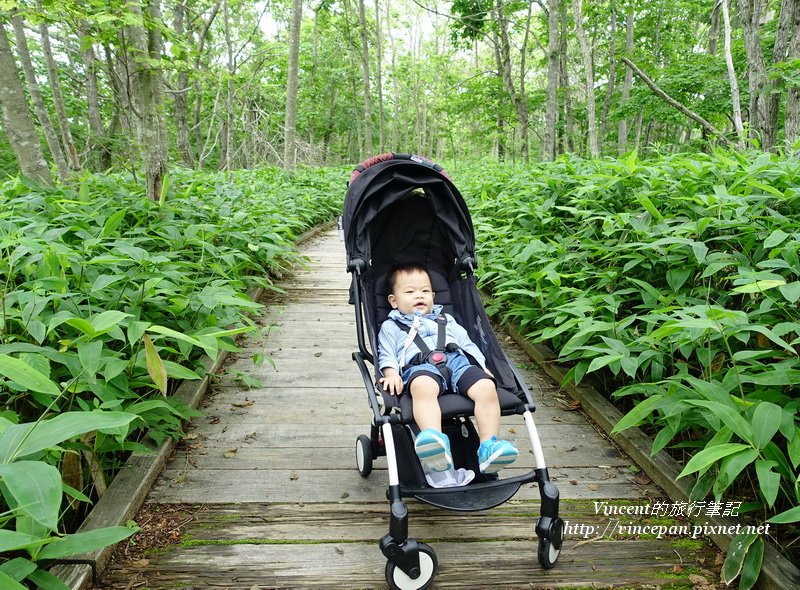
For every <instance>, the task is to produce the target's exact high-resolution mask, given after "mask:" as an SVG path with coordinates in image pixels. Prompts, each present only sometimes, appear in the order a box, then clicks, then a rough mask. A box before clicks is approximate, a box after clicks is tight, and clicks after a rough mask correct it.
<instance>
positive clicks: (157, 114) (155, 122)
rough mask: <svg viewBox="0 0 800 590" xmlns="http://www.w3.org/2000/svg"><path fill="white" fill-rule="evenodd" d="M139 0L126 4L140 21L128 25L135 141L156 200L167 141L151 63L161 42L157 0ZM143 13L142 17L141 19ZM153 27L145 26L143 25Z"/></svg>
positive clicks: (156, 77) (157, 79)
mask: <svg viewBox="0 0 800 590" xmlns="http://www.w3.org/2000/svg"><path fill="white" fill-rule="evenodd" d="M145 2H146V4H144V5H143V2H142V0H138V1H135V2H131V3H130V4H129V6H130V9H131V11H132V12H133V13H134V14H135V15H136V16H137V17H139V18H141V19H142V25H141V26H140V25H135V26H132V27H131V29H130V36H131V40H132V42H133V46H134V47H135V48H136V51H137V55H136V58H135V60H134V61H135V64H136V77H135V81H136V86H137V90H138V92H137V97H138V101H139V110H140V116H141V120H140V122H139V142H140V144H141V146H142V149H143V152H144V160H145V168H146V172H147V197H148V198H149V199H151V200H153V201H159V200H160V199H161V198H162V197H163V196H164V195H163V194H162V193H163V182H164V176H165V175H166V173H167V141H166V129H165V126H164V117H163V110H162V108H163V101H162V95H163V91H162V79H161V76H162V74H161V70H160V69H157V68H154V67H153V63H160V62H161V53H162V49H163V47H162V46H163V42H162V38H161V31H160V29H159V28H158V27H159V25H160V24H161V5H160V0H145ZM145 14H146V18H145ZM148 22H151V23H153V25H152V26H151V27H149V28H148V27H147V25H146V23H148Z"/></svg>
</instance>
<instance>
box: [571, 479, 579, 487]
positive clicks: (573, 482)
mask: <svg viewBox="0 0 800 590" xmlns="http://www.w3.org/2000/svg"><path fill="white" fill-rule="evenodd" d="M569 483H571V484H572V485H574V486H576V485H578V480H577V479H571V480H569Z"/></svg>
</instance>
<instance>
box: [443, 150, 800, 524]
mask: <svg viewBox="0 0 800 590" xmlns="http://www.w3.org/2000/svg"><path fill="white" fill-rule="evenodd" d="M459 176H460V175H459ZM464 176H465V182H461V181H460V179H457V180H458V181H459V184H460V185H461V186H462V188H464V189H466V190H465V193H466V194H467V195H468V197H469V201H470V203H471V208H472V211H473V214H474V216H475V225H476V234H477V235H478V236H479V238H480V242H479V253H480V255H481V257H482V260H481V265H482V269H483V272H482V282H483V285H484V286H485V287H487V288H488V289H489V290H491V292H492V294H493V303H492V306H493V307H494V308H495V310H502V313H503V315H504V316H505V317H506V318H508V319H511V320H513V321H514V322H515V323H517V324H518V325H520V326H522V327H523V329H525V330H526V332H527V335H528V337H529V338H531V339H535V340H540V341H543V342H546V343H547V344H548V345H549V346H550V347H551V348H553V349H555V350H558V351H559V353H560V359H561V360H562V361H563V362H565V363H568V364H569V365H570V366H571V368H570V370H569V373H568V374H567V379H569V380H571V381H574V382H575V383H579V382H581V381H582V380H583V379H584V377H585V376H586V375H587V374H588V373H592V374H593V375H595V376H596V377H597V378H598V379H600V380H601V381H602V382H603V383H604V384H605V386H606V389H607V390H608V391H609V392H612V393H613V397H615V398H617V399H618V400H619V402H620V403H621V404H627V407H628V408H630V407H631V403H633V404H635V405H633V409H631V411H630V412H629V413H628V414H627V415H626V416H625V417H624V418H623V419H622V420H621V421H620V423H619V424H617V426H616V428H615V430H616V431H620V430H624V429H625V428H629V427H631V426H635V425H638V424H641V423H643V422H644V423H646V424H648V425H649V427H650V428H651V429H652V431H653V432H654V433H655V442H654V447H653V452H656V451H658V450H660V449H662V448H664V447H666V446H667V445H670V444H673V446H674V447H675V448H683V449H686V451H687V452H689V453H693V454H692V455H690V457H691V458H689V460H688V461H687V462H686V465H685V468H684V470H683V472H682V473H681V476H686V475H689V474H694V473H696V474H698V476H699V480H698V484H697V485H696V486H695V488H694V491H693V493H692V496H693V499H694V500H700V499H702V498H703V497H705V495H706V494H709V493H712V494H713V495H714V497H715V498H716V499H717V500H719V499H720V498H721V497H722V496H723V495H725V494H735V495H742V494H744V495H746V496H748V497H749V498H750V499H753V500H757V501H758V504H757V505H756V506H757V507H758V509H760V511H761V512H762V513H763V515H764V517H765V518H768V517H769V516H770V515H773V518H775V519H776V520H775V522H784V523H785V522H797V521H798V520H800V514H798V512H797V509H796V508H795V507H796V506H797V504H798V503H800V479H799V478H798V466H799V465H800V426H798V421H797V409H798V406H800V399H798V397H797V390H796V384H797V383H798V381H799V380H800V359H799V358H798V352H800V312H798V305H797V304H798V301H800V222H798V216H797V210H798V206H800V162H798V161H797V160H796V159H794V160H791V159H790V160H786V159H782V158H779V157H777V156H772V155H769V154H740V153H728V152H722V151H720V152H717V153H715V154H713V155H703V154H691V155H676V156H667V157H661V158H658V159H656V160H653V161H650V162H643V161H639V160H638V159H637V157H636V155H635V154H630V155H628V156H627V157H625V158H623V159H620V160H604V161H595V162H588V161H584V160H580V159H576V158H566V157H565V158H562V159H560V160H559V161H557V162H555V163H552V164H541V165H537V166H531V167H530V168H526V169H523V170H511V169H509V168H499V167H496V166H494V167H492V166H487V165H484V166H482V167H481V170H480V173H476V172H473V173H472V174H470V173H467V174H464Z"/></svg>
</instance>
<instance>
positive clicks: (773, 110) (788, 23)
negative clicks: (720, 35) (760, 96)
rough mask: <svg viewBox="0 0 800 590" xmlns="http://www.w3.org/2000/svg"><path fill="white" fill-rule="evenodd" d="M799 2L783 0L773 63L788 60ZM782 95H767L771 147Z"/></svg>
mask: <svg viewBox="0 0 800 590" xmlns="http://www.w3.org/2000/svg"><path fill="white" fill-rule="evenodd" d="M797 4H798V2H797V0H782V2H781V8H780V14H779V16H778V27H777V29H776V30H775V45H774V46H773V49H772V63H773V64H778V63H780V62H782V61H784V60H785V59H786V56H787V54H788V51H789V37H790V35H791V33H792V28H791V27H792V20H793V18H794V13H795V12H796V11H797V10H800V8H798V6H797ZM781 96H782V93H779V92H770V93H769V94H768V95H767V117H769V120H768V121H766V122H765V125H764V127H765V128H766V129H768V130H769V134H770V141H771V143H770V145H771V146H774V145H775V142H776V141H777V137H778V114H779V112H780V106H781V104H780V101H781Z"/></svg>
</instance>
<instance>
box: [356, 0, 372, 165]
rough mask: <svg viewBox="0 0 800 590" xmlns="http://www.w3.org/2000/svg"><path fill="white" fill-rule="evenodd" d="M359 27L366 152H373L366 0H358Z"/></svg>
mask: <svg viewBox="0 0 800 590" xmlns="http://www.w3.org/2000/svg"><path fill="white" fill-rule="evenodd" d="M358 28H359V32H360V34H361V78H362V79H363V82H364V144H365V145H364V153H365V154H367V155H368V154H371V153H372V151H373V147H372V90H371V89H370V82H369V37H368V35H367V18H366V15H365V10H364V0H358Z"/></svg>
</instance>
